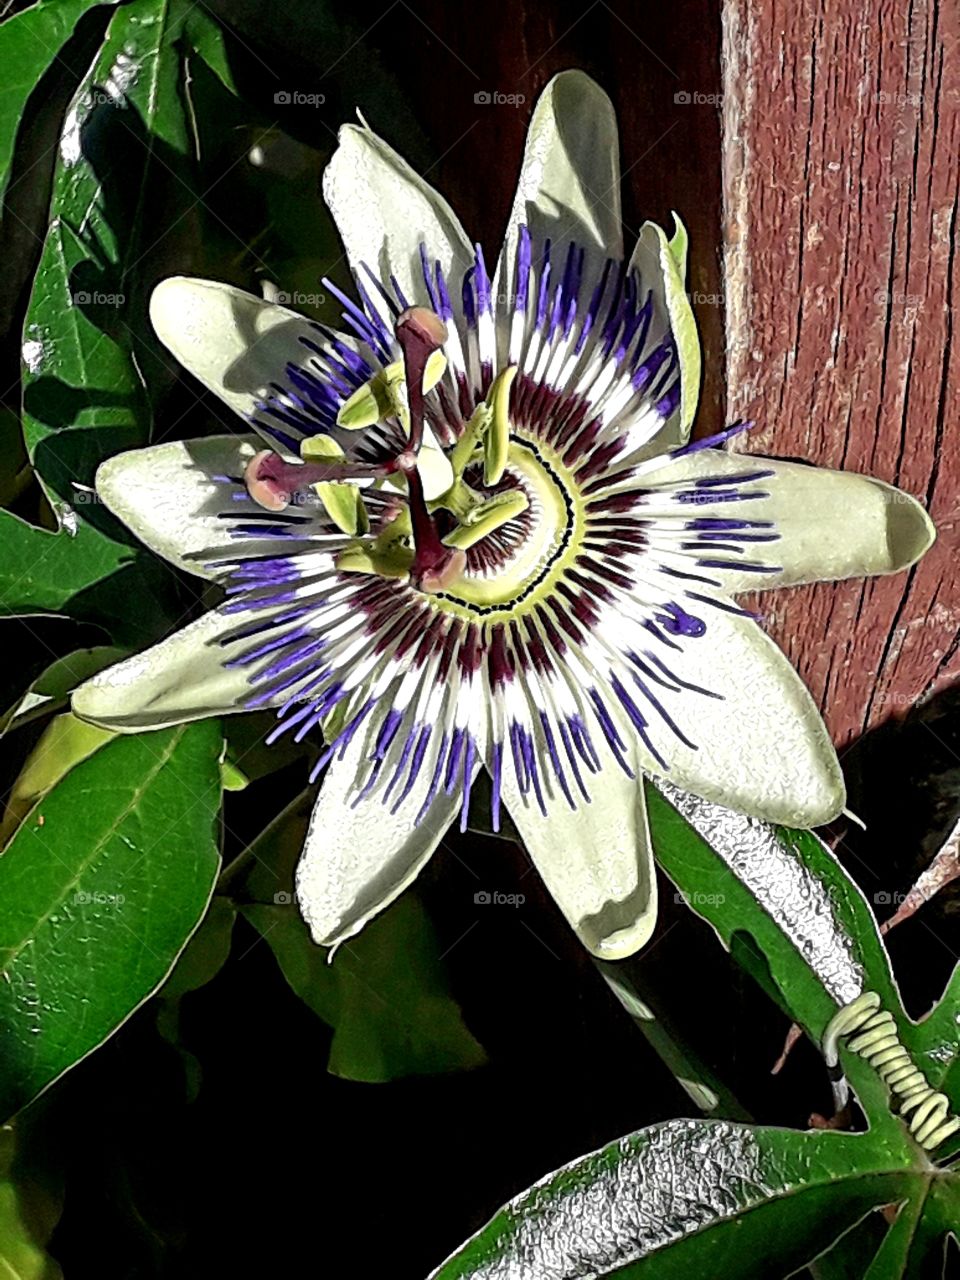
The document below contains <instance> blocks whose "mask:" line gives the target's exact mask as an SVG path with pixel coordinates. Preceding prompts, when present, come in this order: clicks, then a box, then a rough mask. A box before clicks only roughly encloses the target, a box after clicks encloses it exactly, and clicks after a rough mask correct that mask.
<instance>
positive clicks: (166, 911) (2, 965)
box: [0, 722, 222, 1116]
mask: <svg viewBox="0 0 960 1280" xmlns="http://www.w3.org/2000/svg"><path fill="white" fill-rule="evenodd" d="M221 745H222V744H221V737H220V733H219V729H218V727H217V725H216V724H215V723H213V722H207V723H205V724H198V725H191V726H186V727H182V728H177V729H171V730H166V731H163V732H159V733H144V734H139V735H136V736H130V737H121V738H118V739H116V740H115V741H114V742H112V743H110V745H109V746H106V747H104V748H103V749H102V750H101V751H98V752H97V753H96V754H95V755H93V756H92V757H91V758H90V759H89V760H86V761H85V762H84V763H82V764H80V765H78V766H77V767H76V768H74V769H72V770H71V772H70V773H69V774H68V775H67V776H66V777H65V778H64V779H63V781H62V782H60V783H59V784H58V785H57V786H56V787H54V789H53V790H52V791H51V792H50V793H49V795H47V796H46V798H45V799H44V800H43V802H42V804H41V805H39V806H38V807H37V808H36V809H35V810H34V811H33V812H32V813H31V814H30V816H29V817H28V819H27V820H26V821H25V822H24V824H23V825H22V826H21V827H20V829H19V831H18V832H17V834H16V835H15V837H14V838H13V840H12V841H11V843H10V845H9V846H8V848H7V849H6V851H5V852H4V855H3V857H2V858H0V901H2V902H3V904H4V911H3V915H2V918H0V972H2V975H3V981H2V982H0V1044H2V1054H0V1114H2V1115H4V1116H6V1115H10V1114H11V1113H12V1112H14V1111H16V1110H18V1109H19V1108H20V1107H22V1106H24V1105H25V1104H26V1103H28V1102H30V1101H31V1100H32V1099H33V1098H34V1097H36V1096H37V1094H38V1093H40V1092H41V1091H42V1090H43V1089H44V1088H46V1087H47V1086H48V1085H49V1084H50V1083H51V1082H52V1081H53V1080H55V1079H56V1078H57V1077H58V1076H60V1075H61V1074H62V1073H63V1072H64V1071H66V1070H68V1068H70V1067H71V1066H73V1065H74V1063H76V1062H77V1061H79V1059H80V1058H82V1057H84V1056H85V1055H86V1054H87V1053H89V1052H90V1051H91V1050H92V1049H94V1048H96V1046H97V1045H98V1044H100V1043H101V1042H102V1041H103V1040H104V1039H106V1037H107V1036H109V1035H110V1034H111V1033H112V1032H113V1031H115V1030H116V1029H117V1027H118V1026H119V1025H120V1024H121V1023H122V1022H123V1021H124V1020H125V1019H126V1018H127V1017H129V1015H130V1014H131V1013H132V1012H133V1010H134V1009H136V1008H137V1006H138V1005H140V1004H141V1003H142V1002H143V1001H144V1000H145V999H146V998H147V997H148V996H149V995H150V994H151V993H152V992H153V991H154V990H156V988H157V987H158V986H159V985H160V984H161V983H162V982H163V981H164V979H165V978H166V976H167V974H168V973H169V972H170V970H171V968H172V966H173V964H174V962H175V961H176V958H177V956H178V955H179V954H180V952H181V951H182V949H183V947H184V945H185V943H186V942H187V940H188V939H189V937H190V935H191V934H192V932H193V930H194V929H195V928H196V926H197V924H198V923H199V921H200V919H201V918H202V916H203V913H204V911H205V910H206V907H207V903H208V901H209V899H210V894H211V893H212V890H213V885H214V881H215V878H216V874H217V869H218V865H219V855H218V850H217V839H216V830H215V819H216V815H217V812H218V807H219V801H220V789H219V755H220V750H221Z"/></svg>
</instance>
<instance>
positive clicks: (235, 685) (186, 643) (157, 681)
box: [72, 610, 280, 733]
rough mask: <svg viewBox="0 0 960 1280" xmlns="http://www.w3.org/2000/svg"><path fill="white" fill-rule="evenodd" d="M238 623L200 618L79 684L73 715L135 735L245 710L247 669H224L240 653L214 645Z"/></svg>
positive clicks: (238, 619)
mask: <svg viewBox="0 0 960 1280" xmlns="http://www.w3.org/2000/svg"><path fill="white" fill-rule="evenodd" d="M244 622H245V618H244V617H243V616H238V615H237V614H232V615H224V614H221V613H219V612H217V611H216V610H214V611H213V612H211V613H207V614H204V616H203V617H202V618H198V619H197V621H196V622H191V623H190V625H189V626H186V627H183V628H182V629H181V630H180V631H175V632H174V633H173V635H172V636H169V637H168V638H167V639H166V640H161V642H160V643H159V644H156V645H154V646H153V648H152V649H146V650H144V652H143V653H138V654H136V655H135V656H134V657H132V658H127V659H126V661H125V662H118V663H117V664H116V666H113V667H107V669H106V670H105V671H101V672H100V673H99V674H98V675H95V676H94V677H93V678H92V679H91V680H87V681H86V683H84V684H82V685H80V687H79V688H78V689H77V690H76V691H75V692H74V694H73V699H72V701H73V710H74V712H75V713H76V714H77V715H78V716H80V718H81V719H82V720H89V721H91V722H92V723H93V724H99V725H103V726H104V728H107V729H115V730H117V731H118V732H120V733H136V732H137V731H138V730H140V729H162V728H164V727H165V726H166V725H171V724H182V723H184V722H185V721H187V720H202V719H204V718H205V717H206V716H215V715H229V714H230V713H232V712H236V711H244V710H246V707H245V705H244V700H245V699H246V698H249V697H250V695H251V692H252V689H251V684H250V679H249V677H250V673H251V670H252V669H253V668H252V667H249V666H247V667H226V666H224V660H225V659H226V658H229V657H231V656H233V655H234V654H235V653H236V652H242V650H238V649H236V648H231V647H230V646H224V645H221V643H220V641H221V639H222V638H223V637H225V636H227V635H229V634H230V633H232V632H236V631H238V630H241V629H242V628H243V626H244ZM277 634H279V632H278V633H277ZM279 700H280V699H278V701H279Z"/></svg>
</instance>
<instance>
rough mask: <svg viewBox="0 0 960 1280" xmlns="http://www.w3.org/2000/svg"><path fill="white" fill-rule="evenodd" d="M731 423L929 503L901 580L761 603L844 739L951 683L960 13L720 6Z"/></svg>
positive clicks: (860, 5) (958, 476)
mask: <svg viewBox="0 0 960 1280" xmlns="http://www.w3.org/2000/svg"><path fill="white" fill-rule="evenodd" d="M723 27H724V31H723V60H724V110H723V130H724V137H723V165H724V213H725V234H724V240H725V291H726V296H727V326H728V327H727V340H728V354H727V378H728V386H729V400H728V404H729V416H730V417H731V418H739V417H746V418H756V419H757V420H758V422H759V423H760V426H759V428H758V430H757V431H756V432H754V433H751V435H750V437H749V441H748V443H746V444H745V445H744V447H745V448H747V449H750V450H752V451H757V452H768V453H771V454H774V455H777V456H785V457H789V456H797V457H803V458H808V459H811V460H813V461H815V462H818V463H820V464H821V465H824V466H831V467H843V468H850V469H852V470H857V471H864V472H869V473H871V474H873V475H876V476H879V477H881V478H882V479H884V480H889V481H892V482H894V483H896V484H898V485H900V486H902V487H903V488H904V489H906V490H908V491H909V492H910V493H913V494H915V495H916V496H917V497H919V498H920V499H921V500H922V501H924V502H925V503H926V504H927V507H928V510H929V511H930V513H931V515H932V517H933V519H934V520H935V522H936V523H937V525H938V527H939V532H940V537H939V542H938V544H937V545H936V547H935V548H934V549H933V550H932V551H931V552H930V553H929V554H928V556H927V557H926V558H925V560H924V561H923V562H922V563H921V565H919V566H918V567H917V568H916V569H915V570H913V571H912V572H910V573H909V574H901V575H898V576H896V577H894V578H889V579H883V580H875V581H873V582H871V583H867V584H862V583H846V584H841V585H837V586H816V587H807V588H801V589H797V590H794V591H792V592H784V593H777V594H775V595H769V596H766V597H764V598H763V604H762V608H763V610H764V612H765V614H766V617H767V620H768V625H769V627H770V629H771V631H772V633H773V634H774V636H775V637H776V638H777V640H778V641H779V642H780V644H781V645H782V646H783V648H784V649H785V650H786V652H787V653H788V654H789V656H790V657H791V659H792V661H793V662H794V663H795V664H796V666H797V667H798V669H799V670H800V672H801V673H802V675H803V676H804V678H805V680H806V681H807V683H808V684H809V686H810V688H811V689H812V691H813V693H814V696H815V697H816V698H817V699H818V700H819V701H820V703H821V704H822V705H823V707H824V710H825V714H826V718H827V721H828V723H829V725H830V728H831V730H832V733H833V736H834V738H835V740H836V741H837V743H838V745H840V746H841V747H843V746H844V745H845V744H847V743H849V742H850V741H852V740H853V739H855V738H856V737H857V736H858V735H859V734H860V733H861V732H862V731H863V730H864V729H865V728H867V727H868V726H871V725H874V724H876V723H878V722H880V721H881V720H884V719H886V718H887V717H888V716H889V715H891V714H900V713H902V712H904V711H905V710H906V709H907V708H908V707H909V705H910V703H911V702H912V701H914V700H916V699H917V698H920V697H922V696H923V695H925V694H928V693H930V692H932V691H934V690H936V689H937V688H939V687H942V686H943V685H944V684H946V683H947V682H949V681H951V680H954V679H956V677H957V675H958V673H960V651H958V645H957V638H958V637H957V633H958V623H960V562H958V555H957V551H958V541H957V533H956V522H957V519H958V516H960V487H958V482H960V422H958V418H957V389H958V386H960V353H958V350H957V344H956V342H955V341H954V329H955V324H956V317H955V311H954V307H955V305H956V298H957V297H958V292H957V286H958V283H960V280H958V272H960V264H958V260H957V255H956V252H955V244H956V235H957V196H958V156H960V56H958V44H957V42H958V27H960V10H958V9H957V8H956V6H955V5H954V4H944V5H941V4H939V3H937V0H916V2H915V3H911V4H909V5H902V4H895V3H887V2H885V0H801V2H800V3H786V2H785V0H773V2H761V0H726V2H725V4H724V10H723Z"/></svg>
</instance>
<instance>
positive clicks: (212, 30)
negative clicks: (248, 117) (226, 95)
mask: <svg viewBox="0 0 960 1280" xmlns="http://www.w3.org/2000/svg"><path fill="white" fill-rule="evenodd" d="M186 38H187V41H188V42H189V45H190V48H191V49H192V50H193V52H194V53H195V54H197V55H198V56H199V57H200V58H201V59H202V60H203V62H205V63H206V65H207V66H208V67H209V68H210V70H211V71H212V72H213V73H214V75H215V76H216V77H217V79H218V80H219V81H220V83H221V84H222V85H223V87H224V88H225V89H227V90H229V92H230V93H232V94H236V93H237V85H236V81H235V80H234V78H233V72H232V71H231V70H230V55H229V43H228V39H227V34H226V32H225V31H224V29H223V27H221V26H220V24H219V22H217V21H216V20H215V19H214V18H213V17H212V16H211V15H210V14H208V13H207V12H205V11H204V10H203V9H200V8H198V7H196V6H194V7H193V8H191V10H190V12H189V13H188V14H187V22H186Z"/></svg>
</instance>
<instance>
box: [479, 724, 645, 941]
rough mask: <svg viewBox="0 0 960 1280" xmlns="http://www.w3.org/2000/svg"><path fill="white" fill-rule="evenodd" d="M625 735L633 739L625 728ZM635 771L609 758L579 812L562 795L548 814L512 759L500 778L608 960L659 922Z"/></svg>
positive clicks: (556, 889)
mask: <svg viewBox="0 0 960 1280" xmlns="http://www.w3.org/2000/svg"><path fill="white" fill-rule="evenodd" d="M622 736H623V739H624V741H625V742H628V743H629V741H630V737H629V735H628V733H627V731H626V730H625V731H624V733H623V734H622ZM628 754H632V753H628ZM634 760H635V757H634ZM634 772H635V774H636V776H635V777H634V778H628V777H627V775H626V773H625V772H624V771H623V770H622V769H621V768H620V766H619V765H618V764H617V763H616V762H615V761H614V760H613V758H612V756H608V758H607V759H606V760H605V762H604V766H603V768H602V770H601V771H600V772H598V773H590V774H586V773H585V780H586V783H587V786H588V788H589V790H590V793H591V795H592V800H591V802H590V803H589V804H587V803H585V802H584V801H583V798H582V797H578V806H577V809H576V810H575V811H572V810H571V809H570V807H569V806H568V805H567V803H566V801H565V800H564V799H563V797H562V796H555V797H554V798H553V799H552V800H551V802H550V803H549V804H548V805H547V816H546V817H544V816H543V814H542V813H541V811H540V808H539V806H538V804H537V802H536V800H535V799H534V798H533V797H532V796H530V795H526V796H524V795H522V794H521V792H520V788H519V786H518V785H517V781H516V776H515V773H514V770H513V768H512V766H511V767H508V764H507V761H506V760H505V761H504V768H503V774H502V778H501V794H502V796H503V800H504V803H505V804H506V806H507V808H508V810H509V811H510V816H511V818H512V819H513V821H514V823H515V824H516V826H517V829H518V831H519V832H520V834H521V836H522V837H523V842H524V844H525V845H526V847H527V850H528V852H529V854H530V857H531V858H532V859H533V862H534V864H535V866H536V868H537V870H538V871H539V873H540V875H541V876H542V878H543V881H544V883H545V884H546V886H547V888H548V889H549V890H550V892H551V894H552V895H553V897H554V899H555V901H556V903H557V906H558V907H559V908H560V910H561V911H562V912H563V914H564V915H565V916H566V918H567V920H569V922H570V924H571V925H572V926H573V928H574V929H575V930H576V932H577V934H578V936H579V937H580V940H581V942H582V943H583V944H584V946H585V947H586V948H587V949H588V950H589V951H591V952H592V953H593V954H594V955H595V956H599V957H600V958H601V959H603V960H621V959H623V958H624V957H626V956H631V955H633V954H634V952H636V951H639V950H640V948H641V947H642V946H644V945H645V944H646V942H647V941H648V940H649V938H650V935H651V934H652V933H653V929H654V926H655V925H656V922H657V881H656V874H655V871H654V865H653V854H652V852H651V845H650V832H649V829H648V827H647V812H646V804H645V802H644V795H643V779H642V777H641V775H640V773H639V771H638V770H635V771H634Z"/></svg>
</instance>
